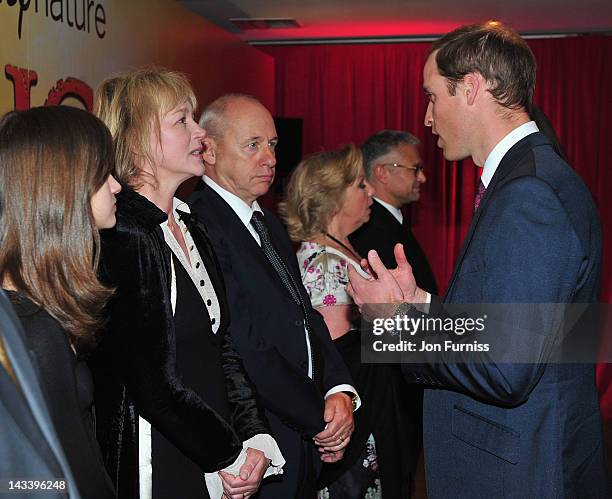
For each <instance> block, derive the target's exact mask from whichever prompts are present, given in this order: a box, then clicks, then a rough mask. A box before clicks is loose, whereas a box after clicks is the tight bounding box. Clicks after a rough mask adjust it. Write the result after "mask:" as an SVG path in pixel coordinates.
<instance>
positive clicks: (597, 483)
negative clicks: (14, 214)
mask: <svg viewBox="0 0 612 499" xmlns="http://www.w3.org/2000/svg"><path fill="white" fill-rule="evenodd" d="M600 269H601V232H600V227H599V221H598V217H597V212H596V210H595V206H594V204H593V201H592V198H591V195H590V193H589V191H588V190H587V188H586V187H585V185H584V184H583V183H582V181H581V180H580V178H579V177H578V176H577V175H576V174H575V172H574V171H573V170H572V169H571V168H570V167H569V166H568V165H567V164H566V163H565V162H564V161H563V160H562V159H561V158H560V157H559V156H557V155H556V154H555V152H554V151H553V149H552V147H551V145H550V143H549V142H548V140H547V139H546V138H545V137H544V135H542V134H541V133H534V134H531V135H528V136H527V137H525V138H523V139H522V140H521V141H519V142H518V143H517V144H515V145H514V146H513V147H512V148H511V149H510V150H509V151H508V152H507V153H506V155H505V156H504V158H503V159H502V161H501V163H500V164H499V167H498V169H497V171H496V172H495V174H494V176H493V178H492V180H491V182H490V184H489V186H488V188H487V190H486V193H485V195H484V198H483V199H482V201H481V204H480V207H479V209H478V210H477V212H476V213H475V215H474V219H473V221H472V225H471V227H470V230H469V232H468V234H467V237H466V239H465V241H464V244H463V248H462V250H461V254H460V256H459V259H458V262H457V265H456V268H455V271H454V274H453V276H452V279H451V282H450V284H449V287H448V291H447V293H446V296H445V297H444V299H443V301H444V302H446V303H593V302H597V301H598V295H599V280H600ZM434 305H435V303H434ZM521 334H524V330H521V329H517V330H516V335H521ZM539 334H542V335H543V336H546V335H548V334H553V333H552V331H540V332H539ZM517 339H518V343H517V344H519V343H521V342H523V339H522V338H517ZM528 339H529V338H524V340H525V341H524V342H523V343H525V342H527V340H528ZM404 368H405V371H406V373H407V375H410V372H412V373H413V372H414V370H417V371H418V370H420V371H421V372H420V373H419V375H418V376H417V378H420V379H421V380H423V379H425V380H429V381H430V382H432V383H433V384H434V385H438V389H431V390H426V392H425V400H424V445H425V463H426V472H427V492H428V496H429V497H430V498H433V499H437V498H448V497H456V498H470V499H475V498H483V499H484V498H487V499H488V498H492V497H495V498H517V499H519V498H521V499H522V498H527V497H538V498H551V499H552V498H560V497H568V498H569V497H571V498H573V497H597V498H600V497H601V498H603V497H608V496H607V492H606V472H605V456H604V450H603V446H602V433H601V421H600V413H599V406H598V401H597V392H596V388H595V376H594V367H593V366H592V365H585V364H560V363H557V364H552V363H551V364H542V363H540V364H538V363H532V364H495V363H489V364H477V363H465V364H451V363H440V364H430V365H427V366H420V367H419V366H410V365H406V366H404ZM423 375H424V376H423Z"/></svg>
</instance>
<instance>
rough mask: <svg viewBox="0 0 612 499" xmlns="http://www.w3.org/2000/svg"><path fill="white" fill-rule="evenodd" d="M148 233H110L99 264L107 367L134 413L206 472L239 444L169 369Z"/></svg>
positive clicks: (166, 329)
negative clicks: (109, 290)
mask: <svg viewBox="0 0 612 499" xmlns="http://www.w3.org/2000/svg"><path fill="white" fill-rule="evenodd" d="M158 247H159V242H158V241H157V239H156V237H155V235H154V234H151V233H144V232H141V233H129V234H126V233H125V232H117V233H114V232H110V233H108V234H105V236H104V238H103V243H102V268H103V270H104V273H105V275H106V277H107V280H108V282H110V283H111V284H112V285H113V286H115V287H116V294H115V296H114V298H113V299H112V301H111V303H110V305H109V307H110V319H109V324H108V328H107V333H108V338H107V340H108V341H109V342H110V345H109V346H110V352H111V357H112V362H113V370H114V372H115V373H116V374H117V375H118V376H119V379H120V381H121V382H122V383H123V384H125V386H126V387H127V390H128V394H129V395H130V397H131V398H132V399H133V400H134V402H135V404H136V406H137V408H138V411H139V413H140V414H141V415H142V416H143V417H144V418H145V419H146V420H147V421H149V422H150V423H151V425H153V426H154V427H155V428H156V429H157V430H158V431H160V432H161V433H162V434H163V435H164V436H165V437H166V438H168V440H170V441H171V442H172V443H173V444H174V445H175V446H176V447H177V448H178V449H179V450H180V451H181V452H183V453H184V454H185V455H186V456H188V457H189V458H190V459H192V460H193V461H194V462H195V463H196V464H198V466H199V467H200V468H201V469H202V470H203V471H206V472H212V471H217V470H219V469H221V468H224V467H226V466H227V465H229V464H231V463H232V462H233V461H234V460H235V459H236V457H237V456H238V454H239V452H240V450H241V447H242V446H241V441H240V439H239V438H238V435H236V433H235V432H234V430H233V429H232V428H231V427H230V426H229V425H228V424H227V423H226V422H225V421H224V420H223V419H222V418H221V417H220V416H219V415H218V414H217V413H216V412H215V411H214V410H213V409H212V408H210V407H209V406H208V405H207V404H206V402H205V401H204V400H202V399H201V398H200V397H199V396H198V394H196V393H195V392H194V391H192V390H191V389H189V387H187V386H184V385H183V384H182V381H181V380H180V378H179V377H178V376H177V374H176V370H175V357H174V346H173V345H172V344H171V340H170V338H172V336H173V334H174V333H173V328H174V324H173V320H172V317H169V316H168V313H167V310H169V308H170V303H169V300H170V297H169V294H170V293H169V291H168V290H167V289H166V287H167V284H166V282H165V279H164V277H163V272H162V270H161V269H162V268H163V262H160V261H158V260H159V259H160V255H161V254H162V253H161V249H158V251H157V252H155V251H154V250H153V248H158Z"/></svg>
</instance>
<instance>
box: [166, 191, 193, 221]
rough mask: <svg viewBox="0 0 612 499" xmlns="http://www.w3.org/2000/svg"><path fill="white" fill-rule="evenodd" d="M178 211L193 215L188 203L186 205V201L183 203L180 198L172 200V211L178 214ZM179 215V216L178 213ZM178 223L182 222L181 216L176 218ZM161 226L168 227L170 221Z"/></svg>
mask: <svg viewBox="0 0 612 499" xmlns="http://www.w3.org/2000/svg"><path fill="white" fill-rule="evenodd" d="M177 210H180V211H183V212H185V213H191V210H190V209H189V205H188V204H187V203H185V202H184V201H181V200H180V199H179V198H176V197H173V198H172V211H173V212H174V213H176V212H177ZM177 215H178V213H177ZM176 221H177V222H181V221H182V220H181V218H180V216H178V217H177V218H176ZM159 225H160V226H162V227H164V226H166V225H168V219H166V220H164V221H163V222H162V223H160V224H159Z"/></svg>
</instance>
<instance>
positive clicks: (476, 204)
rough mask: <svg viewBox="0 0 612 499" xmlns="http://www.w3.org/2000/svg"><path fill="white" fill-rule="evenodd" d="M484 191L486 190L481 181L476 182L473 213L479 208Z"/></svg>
mask: <svg viewBox="0 0 612 499" xmlns="http://www.w3.org/2000/svg"><path fill="white" fill-rule="evenodd" d="M486 191H487V188H486V187H485V186H484V184H483V183H482V180H480V181H479V182H478V192H476V196H475V197H474V211H476V210H477V209H478V207H479V206H480V202H481V201H482V198H483V197H484V195H485V192H486Z"/></svg>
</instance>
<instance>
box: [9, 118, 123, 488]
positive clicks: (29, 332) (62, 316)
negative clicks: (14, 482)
mask: <svg viewBox="0 0 612 499" xmlns="http://www.w3.org/2000/svg"><path fill="white" fill-rule="evenodd" d="M112 168H113V145H112V138H111V136H110V133H109V132H108V129H107V128H106V127H105V126H104V124H103V123H102V122H101V121H100V120H98V119H97V118H95V117H94V116H92V115H91V114H89V113H87V112H85V111H81V110H79V109H75V108H70V107H64V106H58V107H44V108H32V109H30V110H27V111H16V112H11V113H8V114H7V115H5V116H4V117H3V118H2V120H1V121H0V207H1V208H0V279H1V281H2V287H3V288H4V289H5V290H6V291H7V292H8V295H9V298H10V299H11V301H12V302H13V305H14V308H15V310H16V312H17V315H18V316H19V318H20V319H21V322H22V324H23V326H24V330H25V333H26V342H27V346H28V347H29V348H30V350H31V351H32V352H33V353H34V355H35V359H36V363H37V364H38V368H39V370H40V374H41V379H42V382H43V389H44V391H45V395H46V396H47V399H48V400H47V403H48V406H49V409H50V412H51V419H52V421H53V423H54V426H55V427H56V429H57V433H58V437H59V440H60V442H61V444H62V447H63V449H64V452H65V454H66V457H67V459H68V464H69V465H70V468H71V470H72V472H73V475H74V477H75V480H76V482H77V483H76V487H77V489H78V491H79V493H80V495H81V497H84V498H88V499H89V498H93V499H97V498H100V499H102V498H111V497H114V496H115V493H114V490H113V486H112V482H111V481H110V479H109V477H108V476H107V475H106V472H105V470H104V466H103V463H102V459H101V455H100V450H99V448H98V445H97V442H96V439H95V435H94V424H93V412H92V409H93V408H92V404H93V393H94V391H93V383H92V377H91V373H90V372H89V370H88V368H87V365H86V364H85V362H84V360H83V356H84V355H85V354H87V353H88V351H89V350H90V349H91V347H92V346H93V345H94V343H95V333H96V331H97V330H98V328H99V326H100V322H101V319H102V310H103V308H104V306H105V304H106V302H107V300H108V299H109V297H110V295H111V294H112V290H111V289H108V288H106V287H104V286H103V285H102V284H100V282H99V281H98V279H97V277H96V266H97V262H98V254H99V248H100V244H99V241H100V239H99V235H98V229H106V228H110V227H112V226H114V225H115V194H116V193H117V192H119V190H120V189H121V188H120V186H119V184H118V183H117V182H116V181H115V179H114V178H113V177H112V175H111V174H110V172H111V170H112Z"/></svg>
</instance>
